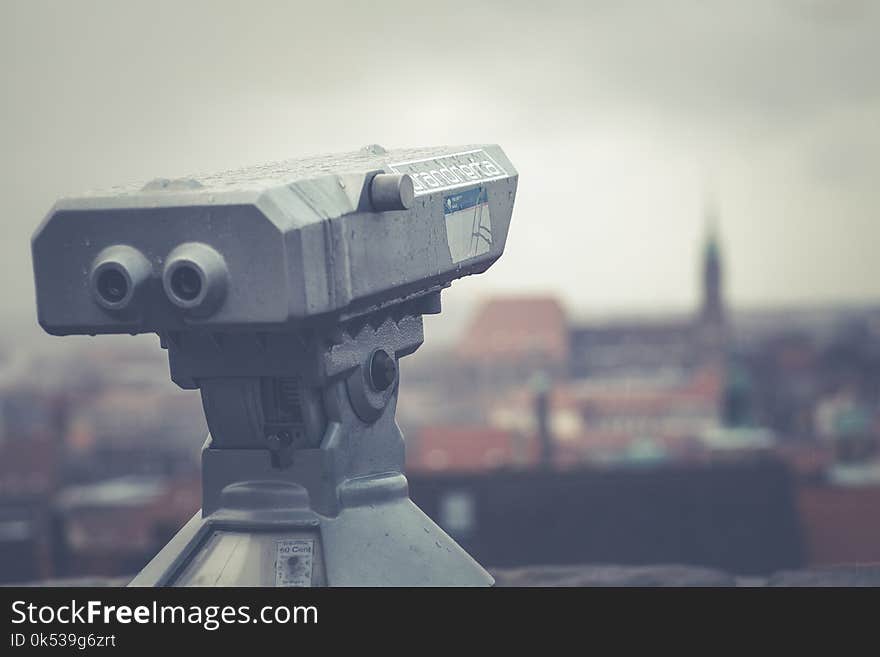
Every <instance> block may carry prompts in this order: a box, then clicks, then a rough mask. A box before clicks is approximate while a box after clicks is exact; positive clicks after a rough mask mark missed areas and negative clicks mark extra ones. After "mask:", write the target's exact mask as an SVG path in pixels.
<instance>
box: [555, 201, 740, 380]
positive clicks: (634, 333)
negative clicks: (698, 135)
mask: <svg viewBox="0 0 880 657" xmlns="http://www.w3.org/2000/svg"><path fill="white" fill-rule="evenodd" d="M706 223H707V238H706V243H705V246H704V249H703V259H702V268H701V279H700V282H701V290H702V298H701V302H700V307H699V309H698V311H697V312H696V314H695V315H694V316H691V317H680V318H673V319H664V320H659V321H651V320H650V319H647V318H644V317H640V318H638V319H635V320H632V321H628V322H627V321H614V322H610V323H599V324H591V325H580V326H575V327H573V328H572V330H571V365H570V371H571V374H572V376H573V377H574V378H589V377H596V376H598V377H605V376H609V375H611V376H643V375H645V374H651V373H656V372H657V371H661V370H666V371H671V372H688V371H690V370H693V369H694V368H696V367H699V366H702V365H704V364H705V363H706V362H711V361H715V362H717V361H719V360H720V359H721V357H722V355H723V351H724V347H725V342H726V310H725V304H724V295H723V277H722V261H721V247H720V245H719V241H718V234H717V217H716V215H715V213H714V210H710V211H709V212H707V217H706Z"/></svg>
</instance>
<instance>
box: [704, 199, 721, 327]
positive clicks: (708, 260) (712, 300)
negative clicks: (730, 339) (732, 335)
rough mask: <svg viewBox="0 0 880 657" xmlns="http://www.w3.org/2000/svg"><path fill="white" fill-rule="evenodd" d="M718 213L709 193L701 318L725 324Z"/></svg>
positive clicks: (707, 322) (705, 320) (707, 321)
mask: <svg viewBox="0 0 880 657" xmlns="http://www.w3.org/2000/svg"><path fill="white" fill-rule="evenodd" d="M718 214H719V213H718V209H717V206H716V204H715V202H714V199H713V198H712V197H710V196H708V195H707V197H706V201H705V206H704V210H703V220H704V225H705V231H706V241H705V245H704V248H703V299H702V308H701V310H700V319H701V321H702V323H703V324H707V325H712V326H721V325H722V324H724V301H723V298H722V268H721V247H720V245H719V240H718Z"/></svg>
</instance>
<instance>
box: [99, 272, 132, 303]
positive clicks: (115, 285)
mask: <svg viewBox="0 0 880 657" xmlns="http://www.w3.org/2000/svg"><path fill="white" fill-rule="evenodd" d="M98 294H100V295H101V296H102V297H103V298H104V300H105V301H107V302H108V303H119V302H120V301H122V300H123V299H124V298H125V295H126V294H128V281H127V280H126V279H125V276H123V275H122V272H120V271H119V270H118V269H112V268H110V269H105V270H104V271H102V272H101V274H100V275H99V276H98Z"/></svg>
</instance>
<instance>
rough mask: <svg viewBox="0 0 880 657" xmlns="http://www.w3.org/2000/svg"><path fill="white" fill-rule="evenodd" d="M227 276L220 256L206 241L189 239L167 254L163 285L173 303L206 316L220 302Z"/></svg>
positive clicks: (224, 294)
mask: <svg viewBox="0 0 880 657" xmlns="http://www.w3.org/2000/svg"><path fill="white" fill-rule="evenodd" d="M228 278H229V276H228V273H227V270H226V262H225V261H224V260H223V256H221V255H220V254H219V253H217V251H215V250H214V249H213V248H211V247H210V246H208V245H207V244H202V243H200V242H188V243H186V244H181V245H180V246H178V247H177V248H176V249H174V250H173V251H172V252H171V253H170V254H169V256H168V260H167V261H166V262H165V269H164V271H163V273H162V286H163V287H164V288H165V294H166V295H167V296H168V299H169V300H170V301H171V303H173V304H174V305H175V306H177V307H178V308H180V309H182V310H184V311H186V312H188V313H190V314H192V315H198V316H206V315H210V314H212V313H214V312H215V311H216V310H217V309H218V308H219V307H220V306H221V305H222V303H223V300H224V299H225V298H226V288H227V285H228Z"/></svg>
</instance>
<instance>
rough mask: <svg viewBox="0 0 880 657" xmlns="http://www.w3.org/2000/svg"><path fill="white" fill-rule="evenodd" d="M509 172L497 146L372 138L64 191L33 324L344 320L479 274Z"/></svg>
mask: <svg viewBox="0 0 880 657" xmlns="http://www.w3.org/2000/svg"><path fill="white" fill-rule="evenodd" d="M516 180H517V176H516V172H515V170H514V169H513V167H512V165H511V164H510V162H509V161H508V160H507V158H506V157H505V156H504V154H503V153H502V151H501V149H500V148H498V147H497V146H480V147H471V148H463V149H420V150H406V151H391V152H386V151H384V149H381V148H380V147H375V146H374V147H368V148H366V149H364V150H362V151H359V152H356V153H350V154H347V155H339V156H330V157H326V156H325V157H315V158H309V159H304V160H295V161H290V162H285V163H281V164H277V165H273V166H266V167H257V168H251V169H242V170H239V171H231V172H228V173H224V174H218V175H212V176H202V177H191V178H184V179H178V180H163V179H160V180H155V181H152V182H150V183H147V184H146V185H143V186H135V187H131V188H114V189H111V190H109V191H108V192H106V193H101V192H97V193H93V194H88V195H85V196H81V197H76V198H67V199H63V200H61V201H59V202H58V203H56V205H55V206H54V207H53V209H52V210H51V212H50V213H49V216H48V217H47V218H46V220H45V221H44V222H43V224H42V226H41V227H40V228H39V229H38V231H37V233H36V235H35V236H34V238H33V256H34V273H35V277H36V291H37V308H38V313H39V321H40V324H41V325H42V326H43V328H44V329H45V330H46V331H48V332H49V333H51V334H53V335H68V334H98V333H143V332H157V333H162V332H166V331H192V330H204V331H213V332H218V331H219V332H223V331H232V332H239V331H247V330H261V331H284V330H290V329H291V328H295V327H298V326H302V325H304V324H306V323H308V322H309V321H310V320H314V319H317V318H324V319H325V320H328V319H329V320H330V321H334V322H338V321H339V320H340V319H345V318H346V317H352V316H355V315H358V314H365V313H368V312H371V311H373V310H375V309H378V308H381V307H384V306H387V305H389V304H393V303H399V302H401V301H402V300H405V299H409V298H414V297H417V296H420V295H424V294H428V293H430V292H432V291H436V290H439V289H441V288H442V287H444V286H445V285H447V284H448V283H449V282H450V281H452V280H453V279H456V278H459V277H461V276H465V275H468V274H474V273H479V272H482V271H484V270H485V269H486V268H487V267H489V265H490V264H491V263H492V262H494V261H495V260H496V259H497V258H498V257H499V256H500V255H501V253H502V251H503V249H504V242H505V238H506V236H507V229H508V225H509V221H510V215H511V211H512V208H513V199H514V194H515V191H516ZM468 210H471V212H470V215H471V216H463V215H466V214H467V213H468ZM474 211H476V214H477V215H478V223H477V224H476V225H473V216H472V215H474Z"/></svg>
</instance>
